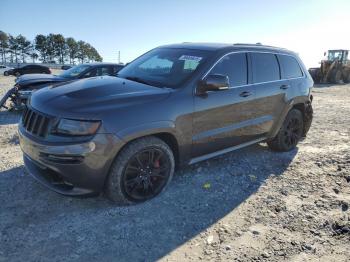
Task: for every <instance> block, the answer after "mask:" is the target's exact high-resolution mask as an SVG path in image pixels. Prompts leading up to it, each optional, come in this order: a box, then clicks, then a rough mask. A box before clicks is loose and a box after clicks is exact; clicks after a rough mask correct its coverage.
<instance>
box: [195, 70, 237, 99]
mask: <svg viewBox="0 0 350 262" xmlns="http://www.w3.org/2000/svg"><path fill="white" fill-rule="evenodd" d="M229 87H230V84H229V79H228V76H226V75H220V74H213V75H208V76H207V77H206V78H204V79H203V80H201V81H199V83H198V87H197V94H199V95H201V94H205V93H206V92H208V91H224V90H227V89H229Z"/></svg>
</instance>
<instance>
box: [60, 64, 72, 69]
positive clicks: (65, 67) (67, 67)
mask: <svg viewBox="0 0 350 262" xmlns="http://www.w3.org/2000/svg"><path fill="white" fill-rule="evenodd" d="M70 68H72V66H70V65H63V66H61V69H62V70H68V69H70Z"/></svg>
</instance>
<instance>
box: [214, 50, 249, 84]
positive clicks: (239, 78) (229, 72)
mask: <svg viewBox="0 0 350 262" xmlns="http://www.w3.org/2000/svg"><path fill="white" fill-rule="evenodd" d="M210 74H221V75H226V76H228V78H229V80H230V86H241V85H245V84H247V75H248V73H247V57H246V54H245V53H237V54H231V55H227V56H225V57H223V58H222V59H221V60H220V61H219V62H218V63H217V64H216V65H215V67H214V68H213V69H212V70H211V71H210Z"/></svg>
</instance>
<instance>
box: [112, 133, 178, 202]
mask: <svg viewBox="0 0 350 262" xmlns="http://www.w3.org/2000/svg"><path fill="white" fill-rule="evenodd" d="M174 168H175V161H174V155H173V152H172V151H171V149H170V147H169V146H168V145H167V144H166V143H165V142H163V141H162V140H160V139H159V138H156V137H145V138H141V139H138V140H135V141H133V142H131V143H130V144H128V145H126V147H125V148H124V149H122V151H121V152H120V153H119V155H118V156H117V158H116V159H115V160H114V163H113V164H112V167H111V170H110V173H109V176H108V179H107V182H106V186H105V193H106V195H107V196H108V198H109V199H111V200H112V201H113V202H115V203H118V204H124V205H125V204H132V203H138V202H144V201H146V200H148V199H151V198H153V197H155V196H157V195H158V194H159V193H161V192H162V191H163V190H164V189H165V188H166V187H167V185H168V184H169V183H170V181H171V179H172V177H173V174H174Z"/></svg>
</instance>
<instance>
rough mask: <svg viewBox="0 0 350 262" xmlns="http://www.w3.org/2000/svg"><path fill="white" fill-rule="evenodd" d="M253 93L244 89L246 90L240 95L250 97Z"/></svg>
mask: <svg viewBox="0 0 350 262" xmlns="http://www.w3.org/2000/svg"><path fill="white" fill-rule="evenodd" d="M251 95H252V93H251V92H249V91H244V92H242V93H240V94H239V96H241V97H248V96H251Z"/></svg>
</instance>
